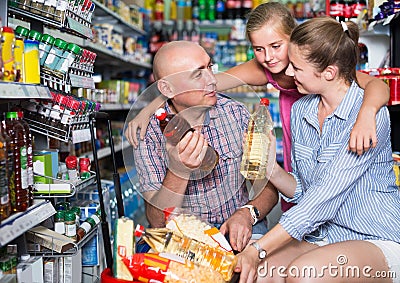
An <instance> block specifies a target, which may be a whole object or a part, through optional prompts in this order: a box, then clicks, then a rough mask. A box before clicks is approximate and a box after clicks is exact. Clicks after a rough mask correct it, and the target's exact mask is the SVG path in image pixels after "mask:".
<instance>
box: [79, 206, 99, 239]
mask: <svg viewBox="0 0 400 283" xmlns="http://www.w3.org/2000/svg"><path fill="white" fill-rule="evenodd" d="M100 222H101V212H100V210H97V211H96V212H95V213H94V214H92V215H91V216H90V217H88V218H87V219H86V220H85V221H83V222H82V224H81V225H80V226H79V227H78V229H77V231H76V241H77V242H79V241H80V240H82V239H83V237H85V236H86V235H87V234H88V233H89V232H90V231H91V230H92V229H93V228H94V227H95V226H96V225H97V224H99V223H100Z"/></svg>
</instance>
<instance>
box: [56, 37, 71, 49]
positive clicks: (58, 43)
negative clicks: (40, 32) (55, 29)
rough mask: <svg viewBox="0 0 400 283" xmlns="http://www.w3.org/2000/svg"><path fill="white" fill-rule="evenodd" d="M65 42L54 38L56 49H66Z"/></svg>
mask: <svg viewBox="0 0 400 283" xmlns="http://www.w3.org/2000/svg"><path fill="white" fill-rule="evenodd" d="M67 44H68V43H67V42H66V41H65V40H63V39H61V38H56V39H55V41H54V45H55V46H57V47H58V48H60V49H62V50H65V47H67Z"/></svg>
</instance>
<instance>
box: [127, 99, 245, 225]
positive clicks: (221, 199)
mask: <svg viewBox="0 0 400 283" xmlns="http://www.w3.org/2000/svg"><path fill="white" fill-rule="evenodd" d="M165 109H166V110H167V112H171V111H170V109H169V107H168V104H166V106H165ZM249 117H250V113H249V111H248V110H247V109H246V107H245V106H244V105H243V104H241V103H239V102H236V101H233V100H230V99H226V98H223V97H218V100H217V103H216V105H215V106H214V107H212V108H210V110H209V111H208V112H207V115H206V118H205V121H204V125H203V127H202V134H203V135H204V137H205V139H206V140H207V141H208V143H209V145H210V146H211V147H213V148H214V149H215V150H216V151H217V152H218V154H219V162H218V165H217V166H216V167H215V168H214V169H213V170H212V171H211V173H210V174H208V175H207V176H201V174H199V175H197V174H196V172H194V173H192V174H191V176H190V180H189V183H188V186H187V189H186V193H185V197H184V203H183V207H184V208H186V209H188V210H190V211H191V212H192V213H193V214H194V215H198V216H200V217H201V219H203V220H205V221H208V222H209V223H211V224H214V225H220V224H222V223H224V222H225V221H226V220H227V219H228V218H229V217H230V216H231V215H232V214H233V213H234V212H235V211H236V209H237V208H239V207H241V206H242V205H244V204H245V203H246V202H247V201H248V192H247V188H246V182H245V179H244V177H243V176H242V175H241V174H240V163H241V159H242V154H243V149H242V144H243V135H244V132H245V131H246V130H247V125H248V120H249ZM134 158H135V166H136V169H137V172H138V175H139V182H140V191H141V192H148V191H155V190H159V189H160V188H161V185H162V183H163V180H164V178H165V175H166V172H167V168H168V156H167V150H166V141H165V138H164V136H163V134H162V133H161V130H160V126H159V122H158V120H157V119H156V118H155V116H154V115H153V117H151V119H150V123H149V126H148V127H147V131H146V135H145V138H144V141H143V142H140V143H139V147H138V149H137V150H135V151H134ZM197 173H198V172H197Z"/></svg>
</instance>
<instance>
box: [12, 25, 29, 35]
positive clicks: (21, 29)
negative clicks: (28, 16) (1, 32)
mask: <svg viewBox="0 0 400 283" xmlns="http://www.w3.org/2000/svg"><path fill="white" fill-rule="evenodd" d="M15 34H16V35H20V36H23V37H27V36H28V34H29V29H27V28H25V27H23V26H17V27H16V28H15Z"/></svg>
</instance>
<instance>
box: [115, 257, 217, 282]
mask: <svg viewBox="0 0 400 283" xmlns="http://www.w3.org/2000/svg"><path fill="white" fill-rule="evenodd" d="M122 258H123V259H122V261H123V262H124V264H125V265H126V267H127V268H128V269H129V271H130V273H131V275H132V277H133V278H134V280H138V281H140V282H153V283H159V282H165V283H178V282H179V283H184V282H185V283H187V282H192V283H207V282H213V283H214V282H215V283H224V279H223V278H222V276H221V274H219V273H218V272H216V271H214V270H212V269H210V268H206V267H204V266H200V265H197V264H195V263H193V262H191V261H189V260H185V259H182V258H180V257H178V256H176V255H172V254H168V253H159V254H156V253H136V254H133V255H131V256H127V257H122Z"/></svg>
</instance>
